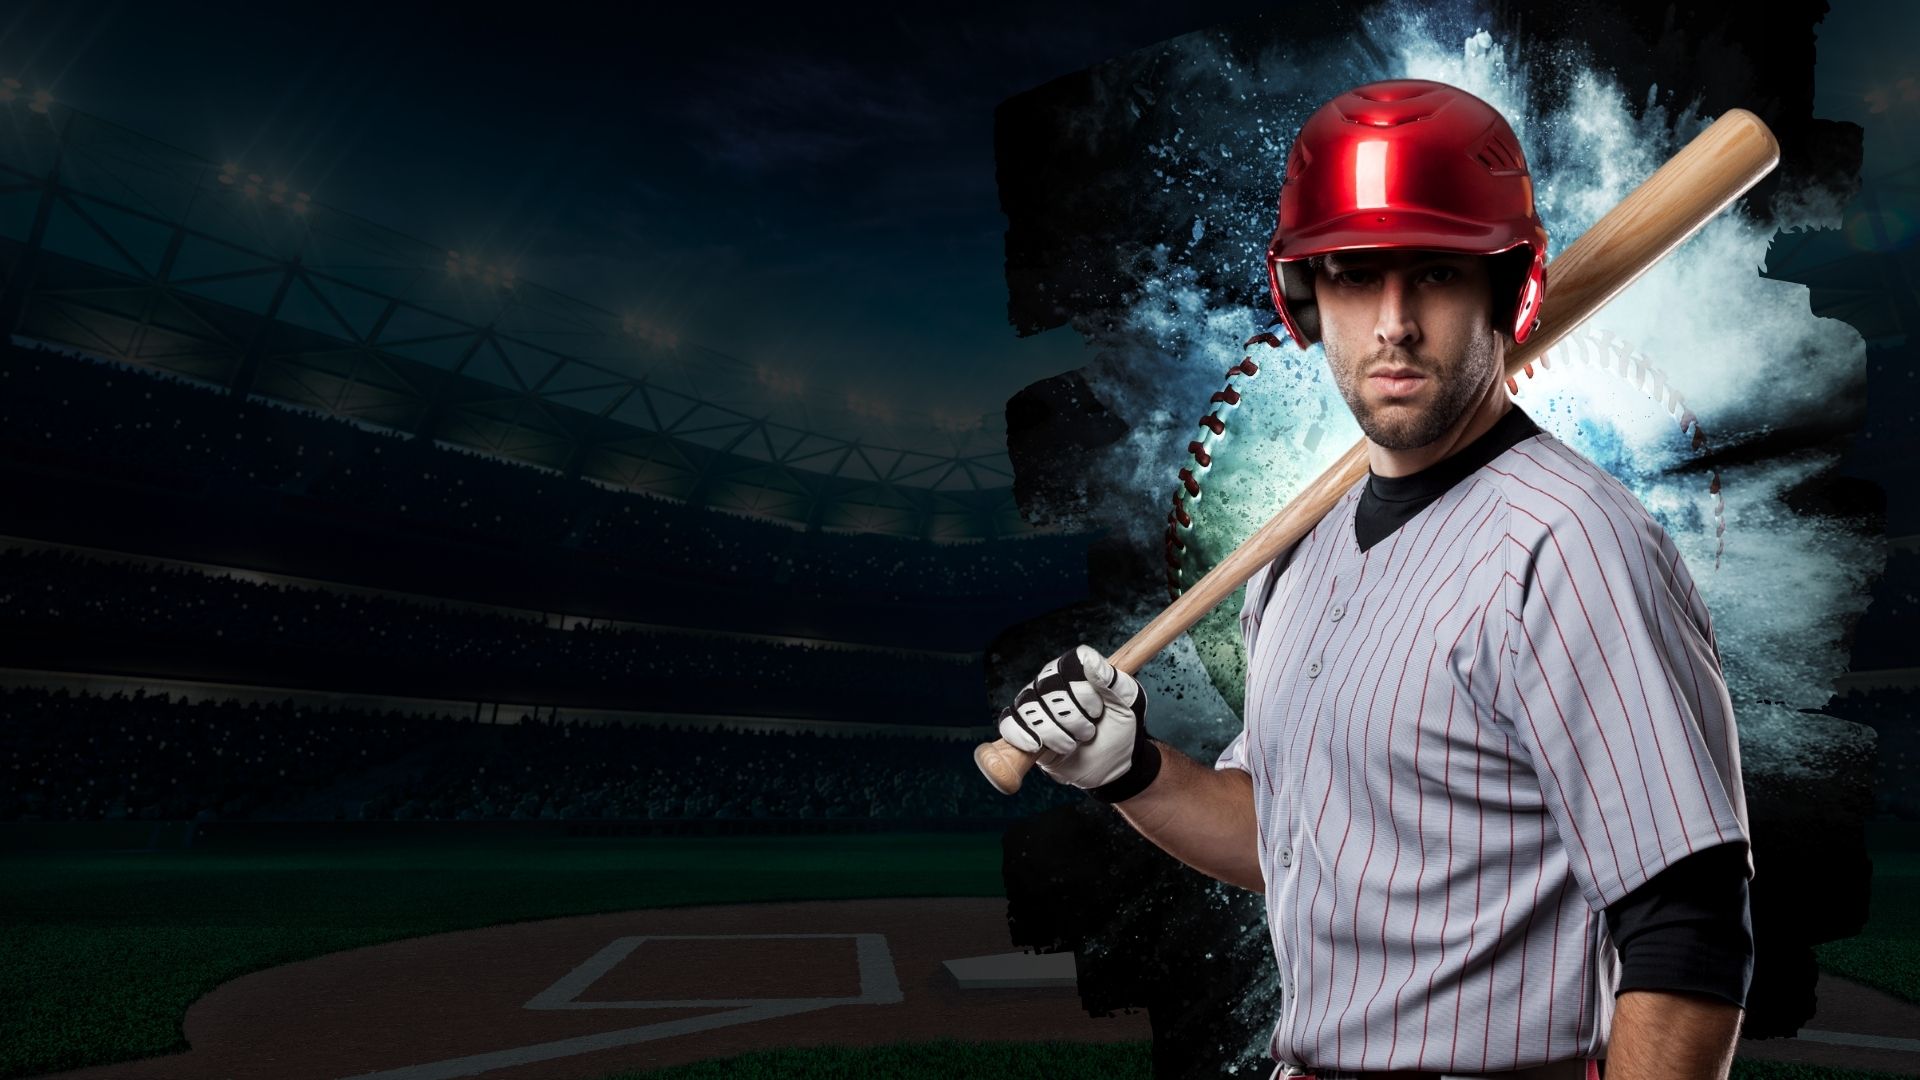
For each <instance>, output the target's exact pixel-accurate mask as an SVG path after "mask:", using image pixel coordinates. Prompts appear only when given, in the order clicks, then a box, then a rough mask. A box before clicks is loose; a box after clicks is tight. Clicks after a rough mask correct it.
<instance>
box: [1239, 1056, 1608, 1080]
mask: <svg viewBox="0 0 1920 1080" xmlns="http://www.w3.org/2000/svg"><path fill="white" fill-rule="evenodd" d="M1604 1065H1605V1059H1604V1058H1603V1059H1597V1060H1588V1059H1586V1058H1568V1059H1567V1060H1565V1061H1553V1062H1548V1063H1547V1064H1545V1065H1535V1066H1533V1067H1531V1068H1526V1069H1505V1070H1502V1071H1499V1072H1488V1073H1446V1072H1432V1071H1421V1070H1418V1069H1397V1070H1391V1071H1355V1070H1352V1069H1316V1068H1313V1067H1311V1066H1303V1065H1294V1064H1292V1063H1290V1062H1285V1061H1283V1062H1281V1063H1280V1064H1279V1065H1278V1066H1277V1067H1276V1068H1275V1069H1274V1070H1273V1075H1272V1077H1270V1078H1269V1080H1600V1077H1602V1076H1603V1075H1605V1069H1604V1067H1603V1066H1604Z"/></svg>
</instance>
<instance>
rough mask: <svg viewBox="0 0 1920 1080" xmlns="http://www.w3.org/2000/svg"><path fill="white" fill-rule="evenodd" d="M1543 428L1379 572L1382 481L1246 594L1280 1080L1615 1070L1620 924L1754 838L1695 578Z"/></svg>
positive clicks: (1473, 479)
mask: <svg viewBox="0 0 1920 1080" xmlns="http://www.w3.org/2000/svg"><path fill="white" fill-rule="evenodd" d="M1514 411H1516V412H1517V411H1518V409H1517V407H1515V409H1514ZM1508 419H1509V418H1503V421H1502V424H1501V425H1500V427H1501V428H1502V429H1504V430H1505V431H1507V432H1508V433H1509V434H1510V435H1513V434H1524V432H1515V431H1514V430H1513V429H1512V428H1511V427H1510V426H1508ZM1514 422H1516V423H1522V422H1523V423H1528V424H1529V425H1530V421H1526V420H1524V414H1523V418H1521V419H1517V420H1514ZM1530 430H1533V431H1534V432H1535V433H1533V434H1530V435H1528V436H1527V437H1525V438H1520V439H1519V440H1518V441H1511V439H1510V440H1509V444H1508V445H1506V447H1505V448H1504V449H1501V450H1499V452H1498V453H1497V454H1496V455H1494V456H1491V459H1490V460H1486V461H1485V463H1484V464H1481V465H1480V466H1479V467H1477V468H1475V469H1473V471H1471V472H1469V473H1466V474H1465V475H1464V476H1462V477H1461V478H1460V479H1458V480H1457V481H1454V482H1453V483H1452V485H1451V486H1450V487H1448V488H1447V489H1446V490H1445V492H1444V493H1442V494H1440V495H1439V497H1438V498H1437V499H1434V500H1433V501H1432V502H1430V503H1428V504H1427V505H1426V506H1425V507H1424V508H1422V509H1420V510H1419V511H1418V512H1417V513H1415V514H1414V516H1412V517H1411V518H1410V519H1408V520H1406V521H1404V522H1402V523H1401V524H1400V525H1399V526H1398V527H1397V528H1394V529H1393V531H1392V532H1391V533H1390V534H1389V535H1387V536H1386V537H1384V538H1380V539H1377V540H1376V541H1373V542H1370V543H1369V544H1368V545H1367V546H1364V547H1363V545H1362V543H1361V542H1360V540H1359V538H1357V537H1356V533H1355V527H1356V521H1357V520H1358V518H1359V505H1360V501H1361V497H1362V493H1363V491H1364V490H1366V488H1367V485H1368V483H1369V481H1370V479H1371V474H1370V473H1369V475H1368V476H1365V477H1362V478H1361V479H1360V480H1359V481H1358V482H1356V483H1355V484H1354V486H1353V487H1352V488H1351V489H1349V491H1348V492H1347V493H1346V494H1345V495H1344V496H1343V497H1342V498H1341V500H1340V501H1339V502H1338V503H1337V504H1336V505H1335V506H1334V508H1333V509H1332V510H1331V511H1330V512H1329V513H1328V514H1327V515H1326V516H1325V517H1324V518H1323V519H1322V520H1321V521H1320V522H1319V523H1318V524H1317V525H1316V526H1315V527H1314V528H1313V529H1312V530H1311V531H1310V532H1309V533H1308V534H1307V535H1306V536H1305V537H1303V538H1301V540H1300V541H1299V542H1298V543H1296V544H1295V545H1293V546H1292V547H1290V548H1289V549H1288V550H1287V551H1286V552H1284V553H1283V554H1282V555H1281V556H1280V557H1279V558H1277V559H1275V560H1274V562H1272V563H1270V564H1268V565H1267V566H1266V567H1263V568H1262V569H1261V570H1260V571H1259V572H1258V573H1256V574H1255V575H1254V576H1253V578H1252V579H1250V580H1249V582H1248V584H1247V589H1246V596H1247V597H1248V599H1247V601H1246V602H1245V604H1244V606H1243V608H1242V612H1241V616H1240V619H1241V629H1242V633H1243V635H1244V638H1245V641H1246V644H1247V651H1248V671H1247V690H1246V707H1245V719H1246V723H1245V726H1244V728H1243V730H1242V731H1241V732H1240V734H1239V735H1238V736H1237V737H1236V738H1235V739H1234V741H1233V742H1232V744H1230V745H1229V746H1228V747H1227V748H1226V750H1225V751H1223V752H1222V753H1221V754H1220V756H1219V758H1218V760H1217V761H1216V762H1215V767H1216V768H1237V769H1242V770H1245V771H1247V772H1248V773H1249V774H1250V775H1251V776H1252V778H1253V787H1254V800H1255V809H1256V816H1257V821H1258V831H1259V857H1260V862H1261V868H1262V873H1263V875H1264V878H1265V881H1266V898H1267V918H1268V925H1269V930H1270V931H1271V933H1272V937H1273V945H1274V955H1275V957H1276V959H1277V960H1278V963H1279V974H1280V982H1281V985H1282V987H1283V990H1282V994H1281V996H1280V999H1279V1000H1280V1004H1281V1009H1280V1016H1279V1018H1278V1021H1277V1023H1276V1025H1275V1028H1274V1032H1273V1037H1272V1041H1271V1043H1270V1046H1269V1051H1270V1053H1271V1055H1272V1057H1273V1058H1274V1059H1275V1060H1276V1061H1283V1062H1292V1063H1295V1064H1299V1065H1303V1066H1308V1067H1315V1066H1317V1067H1320V1068H1328V1069H1422V1070H1436V1071H1443V1072H1461V1073H1473V1072H1486V1071H1494V1070H1502V1069H1517V1068H1526V1067H1529V1066H1533V1065H1539V1064H1544V1063H1547V1062H1551V1061H1558V1060H1561V1059H1566V1058H1578V1057H1603V1056H1605V1053H1606V1046H1607V1041H1608V1035H1609V1031H1610V1028H1611V1021H1612V1013H1613V995H1614V988H1615V986H1616V985H1617V981H1618V978H1619V957H1618V953H1617V952H1616V951H1615V949H1614V948H1613V945H1612V942H1611V940H1610V938H1609V937H1608V932H1607V924H1606V918H1605V908H1606V907H1607V906H1608V905H1609V904H1611V903H1613V902H1614V901H1616V900H1619V899H1620V898H1621V897H1623V896H1625V895H1627V894H1628V893H1629V892H1631V891H1632V890H1633V889H1635V888H1636V887H1638V886H1639V885H1640V884H1642V883H1643V882H1645V881H1646V880H1647V879H1648V878H1650V877H1652V876H1653V875H1654V874H1657V873H1658V872H1659V871H1660V870H1662V869H1664V868H1665V867H1666V866H1668V865H1669V864H1671V863H1673V862H1675V861H1677V860H1678V859H1680V858H1681V857H1682V856H1684V855H1686V854H1688V853H1689V852H1692V851H1695V850H1699V849H1703V848H1707V847H1712V846H1715V845H1717V844H1721V843H1725V842H1728V841H1736V840H1737V841H1745V840H1746V839H1747V835H1748V834H1747V814H1746V801H1745V794H1744V790H1743V788H1742V784H1741V776H1740V754H1739V745H1738V738H1737V734H1736V731H1735V727H1734V719H1733V708H1732V702H1731V700H1730V699H1729V697H1728V693H1727V689H1726V685H1725V682H1724V678H1723V676H1722V674H1721V669H1720V661H1719V651H1718V646H1717V644H1716V642H1715V638H1714V633H1713V624H1712V620H1711V618H1710V617H1709V615H1708V612H1707V609H1706V606H1705V604H1704V602H1703V601H1702V599H1701V597H1700V594H1699V592H1698V591H1697V590H1696V589H1695V587H1694V582H1693V580H1692V577H1691V575H1690V574H1689V572H1688V569H1687V566H1686V564H1685V563H1684V562H1683V561H1682V559H1681V557H1680V553H1679V551H1678V549H1677V548H1676V547H1675V546H1674V545H1673V543H1672V540H1671V538H1670V537H1669V536H1668V535H1667V533H1666V532H1665V530H1664V529H1663V528H1662V527H1661V526H1660V524H1659V523H1658V522H1657V521H1656V520H1655V519H1654V518H1653V517H1652V515H1651V514H1649V513H1648V512H1647V510H1646V509H1645V507H1643V506H1641V504H1640V502H1639V500H1637V499H1636V498H1634V496H1633V494H1632V493H1631V492H1630V491H1628V490H1627V489H1626V487H1625V486H1624V485H1622V484H1621V483H1620V482H1619V481H1617V480H1616V479H1614V478H1613V477H1612V476H1610V475H1608V474H1607V473H1606V472H1605V471H1604V470H1602V469H1600V468H1598V467H1597V466H1595V465H1594V464H1593V463H1592V462H1590V461H1588V460H1586V459H1585V458H1584V457H1582V456H1580V455H1579V454H1578V453H1577V452H1575V451H1574V450H1572V449H1571V448H1570V447H1568V446H1566V445H1565V444H1564V443H1562V442H1560V441H1559V440H1558V439H1556V438H1554V437H1553V435H1552V434H1550V433H1548V432H1544V431H1538V430H1537V429H1531V428H1530ZM1468 449H1469V450H1471V449H1472V448H1468ZM1482 449H1483V450H1489V449H1490V448H1488V447H1485V446H1483V447H1482ZM1466 453H1467V451H1464V450H1463V451H1462V452H1461V455H1460V456H1464V455H1465V454H1466ZM1440 464H1441V465H1444V464H1445V462H1442V463H1440ZM1439 467H1440V465H1436V466H1435V467H1434V468H1435V469H1438V468H1439ZM1428 471H1432V470H1428ZM1384 482H1386V483H1393V482H1397V480H1388V481H1384ZM1372 497H1373V496H1371V495H1370V496H1369V498H1372ZM1752 872H1753V868H1752V855H1751V853H1750V849H1749V855H1748V875H1749V877H1751V875H1752Z"/></svg>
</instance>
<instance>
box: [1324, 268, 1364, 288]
mask: <svg viewBox="0 0 1920 1080" xmlns="http://www.w3.org/2000/svg"><path fill="white" fill-rule="evenodd" d="M1370 273H1371V271H1367V270H1336V271H1334V273H1333V280H1334V283H1335V284H1339V285H1360V284H1364V283H1365V282H1366V281H1367V279H1368V276H1369V274H1370ZM1349 278H1351V279H1352V280H1348V279H1349Z"/></svg>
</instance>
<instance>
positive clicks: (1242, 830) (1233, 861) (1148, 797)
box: [1113, 739, 1266, 892]
mask: <svg viewBox="0 0 1920 1080" xmlns="http://www.w3.org/2000/svg"><path fill="white" fill-rule="evenodd" d="M1154 743H1155V745H1157V746H1158V747H1159V748H1160V773H1159V775H1158V776H1156V777H1154V780H1153V783H1152V784H1150V785H1148V786H1147V788H1146V790H1144V791H1142V792H1140V794H1138V795H1135V796H1134V797H1132V798H1130V799H1125V800H1123V801H1121V802H1117V803H1114V804H1113V805H1114V808H1115V809H1116V810H1119V811H1120V816H1121V817H1124V818H1126V819H1127V823H1128V824H1130V825H1132V826H1133V827H1134V828H1135V829H1136V830H1138V831H1139V833H1140V835H1142V836H1144V837H1146V838H1147V839H1148V840H1151V841H1153V843H1154V844H1155V845H1156V846H1157V847H1159V848H1160V849H1161V850H1162V851H1165V852H1166V853H1167V854H1169V855H1171V856H1173V857H1174V858H1176V859H1179V860H1180V861H1181V862H1183V863H1186V864H1187V865H1188V866H1191V867H1193V868H1194V869H1195V870H1198V871H1200V872H1201V873H1203V874H1206V875H1208V876H1210V877H1214V878H1218V879H1219V880H1221V881H1224V882H1226V883H1228V884H1230V885H1238V886H1240V887H1241V888H1243V889H1248V890H1251V891H1253V892H1265V891H1266V881H1265V879H1264V878H1263V877H1262V876H1261V873H1260V847H1259V838H1258V830H1257V826H1256V825H1255V822H1254V813H1253V777H1251V776H1249V775H1248V774H1247V773H1246V772H1245V771H1244V770H1241V769H1214V768H1211V767H1209V766H1206V765H1202V764H1200V763H1199V762H1197V761H1195V760H1193V759H1192V758H1190V757H1188V756H1187V755H1185V754H1183V753H1181V752H1180V751H1178V750H1176V749H1174V748H1173V747H1171V746H1168V745H1167V744H1166V743H1163V742H1160V741H1159V740H1158V739H1155V740H1154Z"/></svg>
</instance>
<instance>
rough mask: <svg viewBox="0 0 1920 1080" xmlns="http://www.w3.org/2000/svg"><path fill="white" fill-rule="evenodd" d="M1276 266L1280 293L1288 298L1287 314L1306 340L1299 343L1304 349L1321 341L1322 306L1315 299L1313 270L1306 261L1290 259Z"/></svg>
mask: <svg viewBox="0 0 1920 1080" xmlns="http://www.w3.org/2000/svg"><path fill="white" fill-rule="evenodd" d="M1276 265H1277V267H1278V269H1279V272H1280V291H1281V292H1282V294H1284V295H1285V296H1286V298H1287V314H1289V315H1291V316H1293V324H1294V326H1296V327H1298V328H1299V330H1300V335H1301V337H1302V338H1304V339H1305V340H1303V341H1301V342H1299V345H1300V347H1301V348H1303V349H1304V348H1306V347H1307V346H1309V345H1312V344H1314V343H1316V342H1318V341H1319V340H1320V305H1319V304H1318V303H1317V302H1316V301H1315V298H1314V292H1313V270H1312V269H1311V268H1309V267H1308V265H1307V260H1305V259H1289V260H1286V261H1284V262H1280V263H1278V264H1276Z"/></svg>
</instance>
